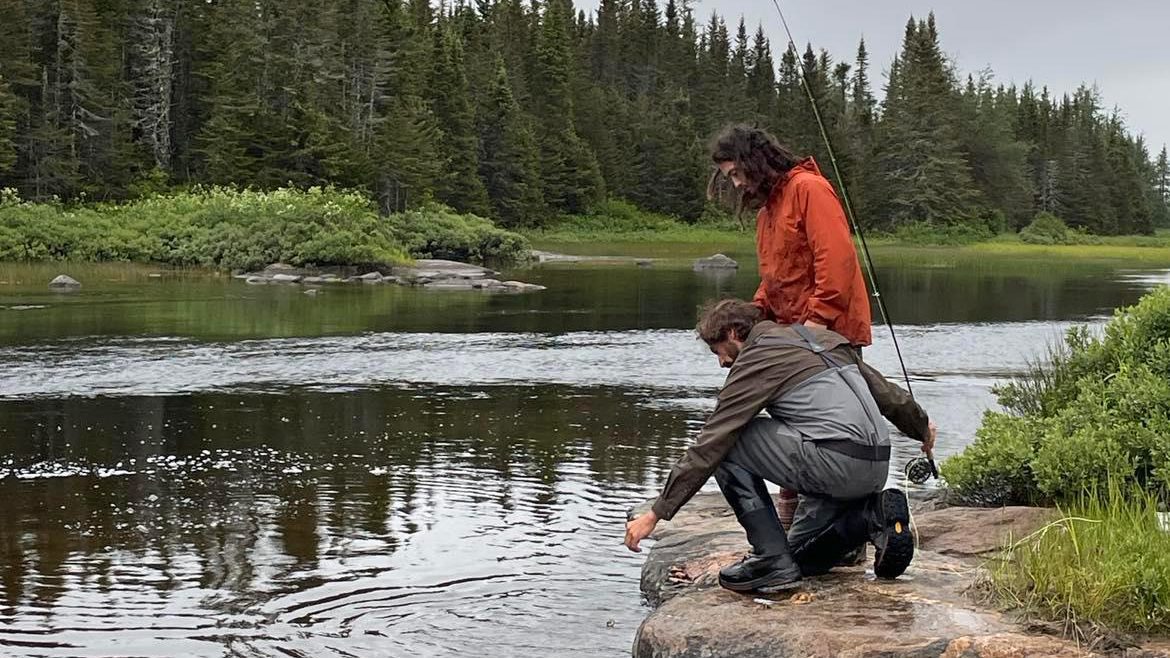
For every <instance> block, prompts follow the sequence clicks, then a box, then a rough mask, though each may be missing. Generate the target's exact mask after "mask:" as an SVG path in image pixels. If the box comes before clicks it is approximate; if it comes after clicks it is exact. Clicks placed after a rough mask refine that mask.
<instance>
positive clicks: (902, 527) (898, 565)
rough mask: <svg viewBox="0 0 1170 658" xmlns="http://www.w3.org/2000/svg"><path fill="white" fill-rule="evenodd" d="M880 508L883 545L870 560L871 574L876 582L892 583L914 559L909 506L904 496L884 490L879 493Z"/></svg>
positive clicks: (897, 491)
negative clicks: (872, 559)
mask: <svg viewBox="0 0 1170 658" xmlns="http://www.w3.org/2000/svg"><path fill="white" fill-rule="evenodd" d="M881 505H882V518H883V520H884V523H885V527H884V528H883V533H884V534H885V538H886V545H885V546H884V547H883V548H882V550H881V551H880V552H877V554H876V555H875V556H874V563H873V573H874V575H875V576H877V577H878V578H885V579H893V578H897V577H898V576H901V575H902V574H903V573H904V572H905V571H906V568H907V567H909V566H910V561H911V560H913V559H914V533H913V532H912V531H911V529H910V503H909V501H907V500H906V494H904V493H902V492H901V491H899V490H897V489H887V490H885V491H883V492H882V497H881Z"/></svg>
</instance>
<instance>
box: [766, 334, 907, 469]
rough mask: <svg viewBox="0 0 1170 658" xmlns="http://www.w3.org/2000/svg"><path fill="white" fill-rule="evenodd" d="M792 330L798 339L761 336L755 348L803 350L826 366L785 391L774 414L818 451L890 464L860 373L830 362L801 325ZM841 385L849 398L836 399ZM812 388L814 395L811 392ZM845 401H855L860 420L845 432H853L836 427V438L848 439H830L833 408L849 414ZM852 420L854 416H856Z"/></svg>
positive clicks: (877, 416)
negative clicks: (850, 434)
mask: <svg viewBox="0 0 1170 658" xmlns="http://www.w3.org/2000/svg"><path fill="white" fill-rule="evenodd" d="M791 326H792V329H793V330H794V331H796V333H797V334H798V335H799V336H800V338H801V340H794V339H791V338H785V337H783V336H762V337H760V338H759V339H757V340H756V342H755V344H756V345H791V346H793V347H799V348H801V349H804V350H808V351H809V352H812V353H813V354H816V355H817V356H819V357H820V358H821V361H823V362H824V364H825V365H826V366H827V370H826V371H825V373H826V374H818V375H814V376H813V377H811V378H809V379H808V380H805V381H804V382H801V383H800V384H799V385H797V386H796V388H795V389H793V390H792V391H791V392H789V394H788V395H786V396H785V399H784V400H781V401H780V402H779V403H777V405H775V406H776V407H778V412H779V413H778V414H776V415H781V416H784V417H785V420H786V421H788V422H789V424H790V425H791V426H792V427H793V429H795V430H797V431H799V432H800V434H801V435H802V436H803V437H804V438H805V439H806V440H809V441H815V442H816V444H817V447H818V448H822V449H825V450H831V451H833V452H837V453H840V454H843V455H847V456H849V457H853V458H856V459H864V460H866V461H875V462H880V461H889V460H890V442H889V436H888V434H887V433H886V429H885V421H884V420H883V419H882V417H881V414H880V412H879V411H878V409H877V404H876V403H875V402H874V400H873V396H872V395H871V394H870V392H869V386H868V385H867V384H866V383H865V378H864V377H862V376H861V371H860V370H859V369H858V368H857V366H855V365H853V364H848V365H846V364H842V363H840V362H838V361H837V360H836V359H834V358H833V357H832V356H831V355H830V354H829V352H828V350H827V349H825V347H824V346H823V345H821V344H820V343H818V342H817V340H816V338H815V337H813V335H812V332H811V331H809V330H808V328H807V327H805V326H804V325H800V324H794V325H791ZM827 373H831V374H827ZM825 379H829V381H831V382H833V384H834V385H833V386H828V387H826V386H825V383H826V382H825ZM842 385H843V386H844V387H846V388H848V390H849V391H850V394H849V395H846V396H842V395H840V394H839V392H840V391H841V390H842V389H841V386H842ZM813 388H817V389H818V390H817V391H813V390H812V389H813ZM847 399H848V401H849V402H852V401H856V403H857V404H858V405H859V406H860V408H861V410H862V412H863V414H864V419H865V420H864V422H853V423H851V424H849V426H848V428H847V430H852V432H849V431H845V430H846V428H845V427H838V428H837V430H838V432H837V433H840V434H845V433H852V434H853V436H852V437H846V436H833V435H832V434H833V433H834V430H833V429H832V425H833V423H832V422H831V418H830V417H833V416H835V414H833V413H832V412H833V411H834V408H836V409H840V410H842V411H852V410H849V409H847V407H845V404H846V400H847ZM822 403H823V404H822ZM817 414H820V416H821V417H820V418H818V417H817ZM840 415H841V416H845V415H848V414H840ZM853 415H854V416H855V417H856V414H853ZM799 416H804V417H805V421H804V422H802V421H801V420H800V419H799V418H796V417H799ZM856 420H857V421H861V419H860V418H856Z"/></svg>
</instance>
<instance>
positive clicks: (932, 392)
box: [0, 252, 1167, 657]
mask: <svg viewBox="0 0 1170 658" xmlns="http://www.w3.org/2000/svg"><path fill="white" fill-rule="evenodd" d="M732 255H733V256H736V257H738V258H741V262H743V264H744V267H743V269H741V271H740V272H739V273H738V274H732V275H726V274H724V275H718V276H712V275H700V274H696V273H693V272H691V271H690V268H689V265H688V263H689V261H687V260H686V259H682V258H679V259H675V260H664V261H660V262H656V263H655V264H654V265H653V266H651V267H648V268H647V267H635V266H633V265H613V264H608V265H595V264H578V265H557V266H553V265H549V266H543V267H538V268H534V269H527V270H522V271H519V272H514V273H509V274H511V275H513V276H517V277H520V278H523V279H525V280H528V281H533V282H536V283H541V284H543V285H546V286H548V290H546V291H544V292H540V293H535V294H530V295H522V296H489V295H486V294H481V293H479V292H476V293H438V292H422V291H414V290H407V289H399V288H395V287H380V286H359V287H345V286H341V287H337V288H328V289H326V290H325V291H324V292H323V293H322V294H320V295H317V296H308V295H304V294H302V293H301V291H300V289H298V288H296V287H283V286H281V287H277V286H267V287H253V286H247V285H245V284H243V283H241V282H239V281H236V280H232V279H230V278H227V277H222V276H219V277H217V276H210V275H207V274H205V273H196V272H175V271H163V270H151V269H148V268H141V267H129V266H69V267H63V266H59V265H56V266H40V265H35V266H34V265H19V266H18V265H0V368H2V370H0V500H2V501H3V503H4V504H3V506H0V655H13V656H85V657H96V656H306V657H307V656H347V657H353V656H361V657H366V656H448V655H464V654H468V653H470V654H471V655H477V656H501V657H502V656H533V657H537V656H541V657H543V656H561V655H565V656H607V657H608V656H622V655H628V652H629V648H630V645H631V642H632V639H633V635H634V632H635V630H636V628H637V625H638V623H639V622H640V621H641V619H642V618H643V617H644V616H645V614H646V612H647V610H646V608H645V607H644V606H643V604H642V602H641V600H640V595H639V591H638V576H639V569H640V566H641V563H642V561H643V559H644V553H643V554H642V555H636V554H632V553H629V552H628V551H626V550H625V549H624V548H622V546H621V544H620V542H621V536H622V532H623V529H624V528H623V521H624V518H625V513H626V510H627V509H628V508H629V507H631V506H632V505H635V504H637V503H639V502H642V501H643V500H645V499H646V498H648V497H650V496H652V495H653V494H654V492H655V491H656V488H657V486H658V485H660V484H661V482H662V481H663V479H664V477H665V475H666V473H667V471H668V470H669V468H670V465H671V464H672V463H673V461H674V459H675V458H676V457H677V456H678V455H679V454H680V453H681V451H682V449H683V448H684V447H685V446H686V445H687V444H688V442H689V441H690V440H692V439H693V437H694V435H695V434H696V432H697V431H698V429H699V428H700V427H701V425H702V421H703V418H704V417H705V415H706V414H707V413H708V412H709V411H710V409H711V408H712V405H713V402H712V401H713V395H714V393H715V392H716V391H717V389H718V387H719V385H720V384H721V382H722V379H723V375H724V372H723V371H721V370H720V369H719V368H718V366H717V364H716V362H715V360H714V358H713V357H711V356H710V354H709V353H708V352H707V351H706V349H705V348H704V347H703V346H702V345H701V344H700V343H698V342H697V341H695V339H694V337H693V333H692V332H691V331H689V330H688V327H689V326H690V325H691V324H692V323H693V316H694V309H695V307H696V306H697V305H698V304H699V303H701V302H702V301H703V300H704V299H706V298H708V297H711V296H717V295H727V294H738V295H740V296H750V294H751V293H752V291H753V290H754V286H755V279H754V267H753V264H752V263H751V262H750V258H745V257H744V254H742V253H735V252H732ZM920 261H921V262H920ZM62 271H67V272H68V273H70V274H71V275H73V276H74V277H75V278H77V279H79V280H81V281H82V283H83V287H82V289H81V290H80V291H79V292H77V293H73V294H69V295H59V294H53V293H49V292H47V289H46V287H45V284H46V282H47V281H48V280H49V279H51V278H52V277H53V276H54V275H56V274H58V273H60V272H62ZM879 273H880V276H879V282H880V284H881V288H882V292H883V295H884V296H885V299H886V300H887V303H888V305H889V307H890V312H891V315H892V316H893V317H894V319H895V320H896V329H897V334H898V337H899V341H900V344H901V347H902V350H903V352H904V354H905V357H906V361H907V365H908V367H909V369H910V374H911V377H912V384H913V386H914V390H915V393H916V394H917V395H918V397H919V399H920V400H921V401H922V403H923V404H924V406H926V407H927V408H928V410H929V411H930V412H931V413H932V416H933V417H934V418H935V419H936V420H937V422H938V424H939V426H940V428H941V433H940V443H939V449H938V453H939V456H940V457H941V458H945V457H946V456H948V455H951V454H954V453H955V452H957V451H959V450H961V449H962V447H963V446H964V445H965V444H966V443H968V442H969V441H970V440H971V438H972V436H973V433H974V431H975V429H976V428H977V427H978V424H979V419H980V416H981V414H982V412H983V411H984V410H985V409H988V408H991V407H993V406H994V397H993V395H992V394H991V392H990V387H991V386H992V385H993V384H994V383H996V382H998V381H1002V380H1003V379H1004V378H1005V377H1008V376H1010V375H1011V374H1012V373H1016V372H1019V371H1020V370H1021V369H1022V368H1023V367H1024V366H1025V365H1026V363H1027V362H1028V360H1029V359H1030V358H1032V357H1034V356H1036V355H1037V354H1039V352H1040V351H1041V350H1042V349H1043V348H1044V346H1045V345H1046V344H1047V343H1049V342H1051V341H1053V340H1055V339H1058V338H1059V336H1060V334H1061V332H1062V331H1063V330H1064V329H1065V328H1067V327H1068V326H1071V325H1072V324H1074V323H1088V324H1099V323H1100V322H1101V321H1102V319H1103V318H1104V317H1106V316H1107V315H1108V314H1109V313H1110V312H1111V310H1112V309H1113V308H1115V307H1117V306H1119V305H1126V304H1130V303H1133V302H1134V301H1136V300H1137V299H1138V297H1140V295H1141V294H1142V292H1143V291H1145V290H1148V289H1149V288H1150V287H1151V286H1152V285H1155V284H1157V283H1163V282H1165V281H1166V279H1167V275H1166V272H1165V271H1163V270H1157V269H1150V268H1146V269H1140V268H1139V269H1119V268H1118V267H1117V266H1112V265H1091V266H1090V265H1070V264H1068V263H1058V262H1049V263H1043V262H1041V263H1036V262H1026V263H1024V262H1006V261H996V262H976V263H964V264H961V265H955V264H948V263H946V262H945V261H944V262H941V263H940V262H939V261H938V259H933V260H932V259H925V260H923V259H919V260H916V259H913V258H912V259H906V258H901V257H893V256H891V257H889V258H887V259H886V260H885V261H884V262H883V260H882V259H881V258H880V255H879ZM866 358H867V360H869V361H870V362H871V363H873V364H874V365H875V366H876V367H878V369H880V370H882V371H883V372H884V373H886V374H887V375H889V376H891V377H895V376H897V375H898V374H899V368H898V365H897V360H896V358H895V355H894V350H893V346H892V343H891V341H890V339H889V334H888V333H887V332H884V331H879V330H875V345H874V346H873V347H872V348H870V349H868V350H867V351H866ZM913 451H914V447H913V446H912V445H910V444H909V442H907V441H906V440H905V439H902V440H899V441H898V445H897V446H896V453H897V457H896V461H897V462H898V463H901V462H902V461H904V460H905V459H906V458H907V457H908V456H910V455H912V454H913Z"/></svg>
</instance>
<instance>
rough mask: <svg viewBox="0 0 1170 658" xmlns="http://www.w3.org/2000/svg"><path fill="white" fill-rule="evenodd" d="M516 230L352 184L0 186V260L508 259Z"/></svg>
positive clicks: (249, 265)
mask: <svg viewBox="0 0 1170 658" xmlns="http://www.w3.org/2000/svg"><path fill="white" fill-rule="evenodd" d="M527 250H528V244H527V241H526V240H525V239H524V238H523V237H522V236H520V235H517V234H515V233H510V232H508V231H504V230H501V229H498V228H496V227H494V226H493V225H492V224H491V222H489V221H487V220H486V219H481V218H479V217H474V216H471V215H457V214H455V213H454V212H452V211H450V210H449V209H446V208H441V207H437V206H432V207H427V208H424V209H422V210H417V211H413V212H411V213H405V214H403V215H397V216H393V217H391V218H385V217H381V216H380V215H379V214H378V212H377V209H376V208H375V206H374V204H373V203H372V202H371V201H370V200H369V199H367V198H366V197H365V196H363V195H361V194H359V193H357V192H349V191H344V190H336V189H332V188H310V189H308V190H297V189H278V190H273V191H271V192H257V191H253V190H235V189H230V188H221V187H212V188H196V189H194V190H192V191H190V192H174V193H170V194H156V195H154V196H148V197H146V198H143V199H141V200H139V201H136V202H133V203H129V204H126V205H112V204H101V205H90V206H78V207H75V208H66V207H63V206H61V205H59V204H53V203H36V204H34V203H24V202H21V201H20V199H19V198H17V197H16V195H15V194H14V193H12V192H11V191H2V192H0V260H11V261H30V260H78V261H152V262H159V263H167V264H173V265H201V266H206V267H217V268H225V269H254V268H258V267H263V266H265V265H267V264H269V263H274V262H278V261H279V262H284V263H289V264H292V265H367V266H368V265H377V264H388V263H396V262H401V261H405V260H408V259H409V257H410V256H411V255H413V256H416V257H436V258H453V259H457V260H476V261H483V260H509V259H517V258H520V257H522V256H523V255H524V254H526V253H527Z"/></svg>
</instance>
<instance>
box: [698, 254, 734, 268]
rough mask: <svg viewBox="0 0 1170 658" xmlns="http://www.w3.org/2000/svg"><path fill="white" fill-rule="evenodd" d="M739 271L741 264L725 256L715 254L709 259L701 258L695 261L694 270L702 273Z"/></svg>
mask: <svg viewBox="0 0 1170 658" xmlns="http://www.w3.org/2000/svg"><path fill="white" fill-rule="evenodd" d="M735 269H739V263H737V262H735V261H734V260H732V259H731V258H728V257H727V256H724V255H723V254H715V255H714V256H708V257H707V258H700V259H698V260H696V261H695V265H694V270H695V271H696V272H700V271H703V270H735Z"/></svg>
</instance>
